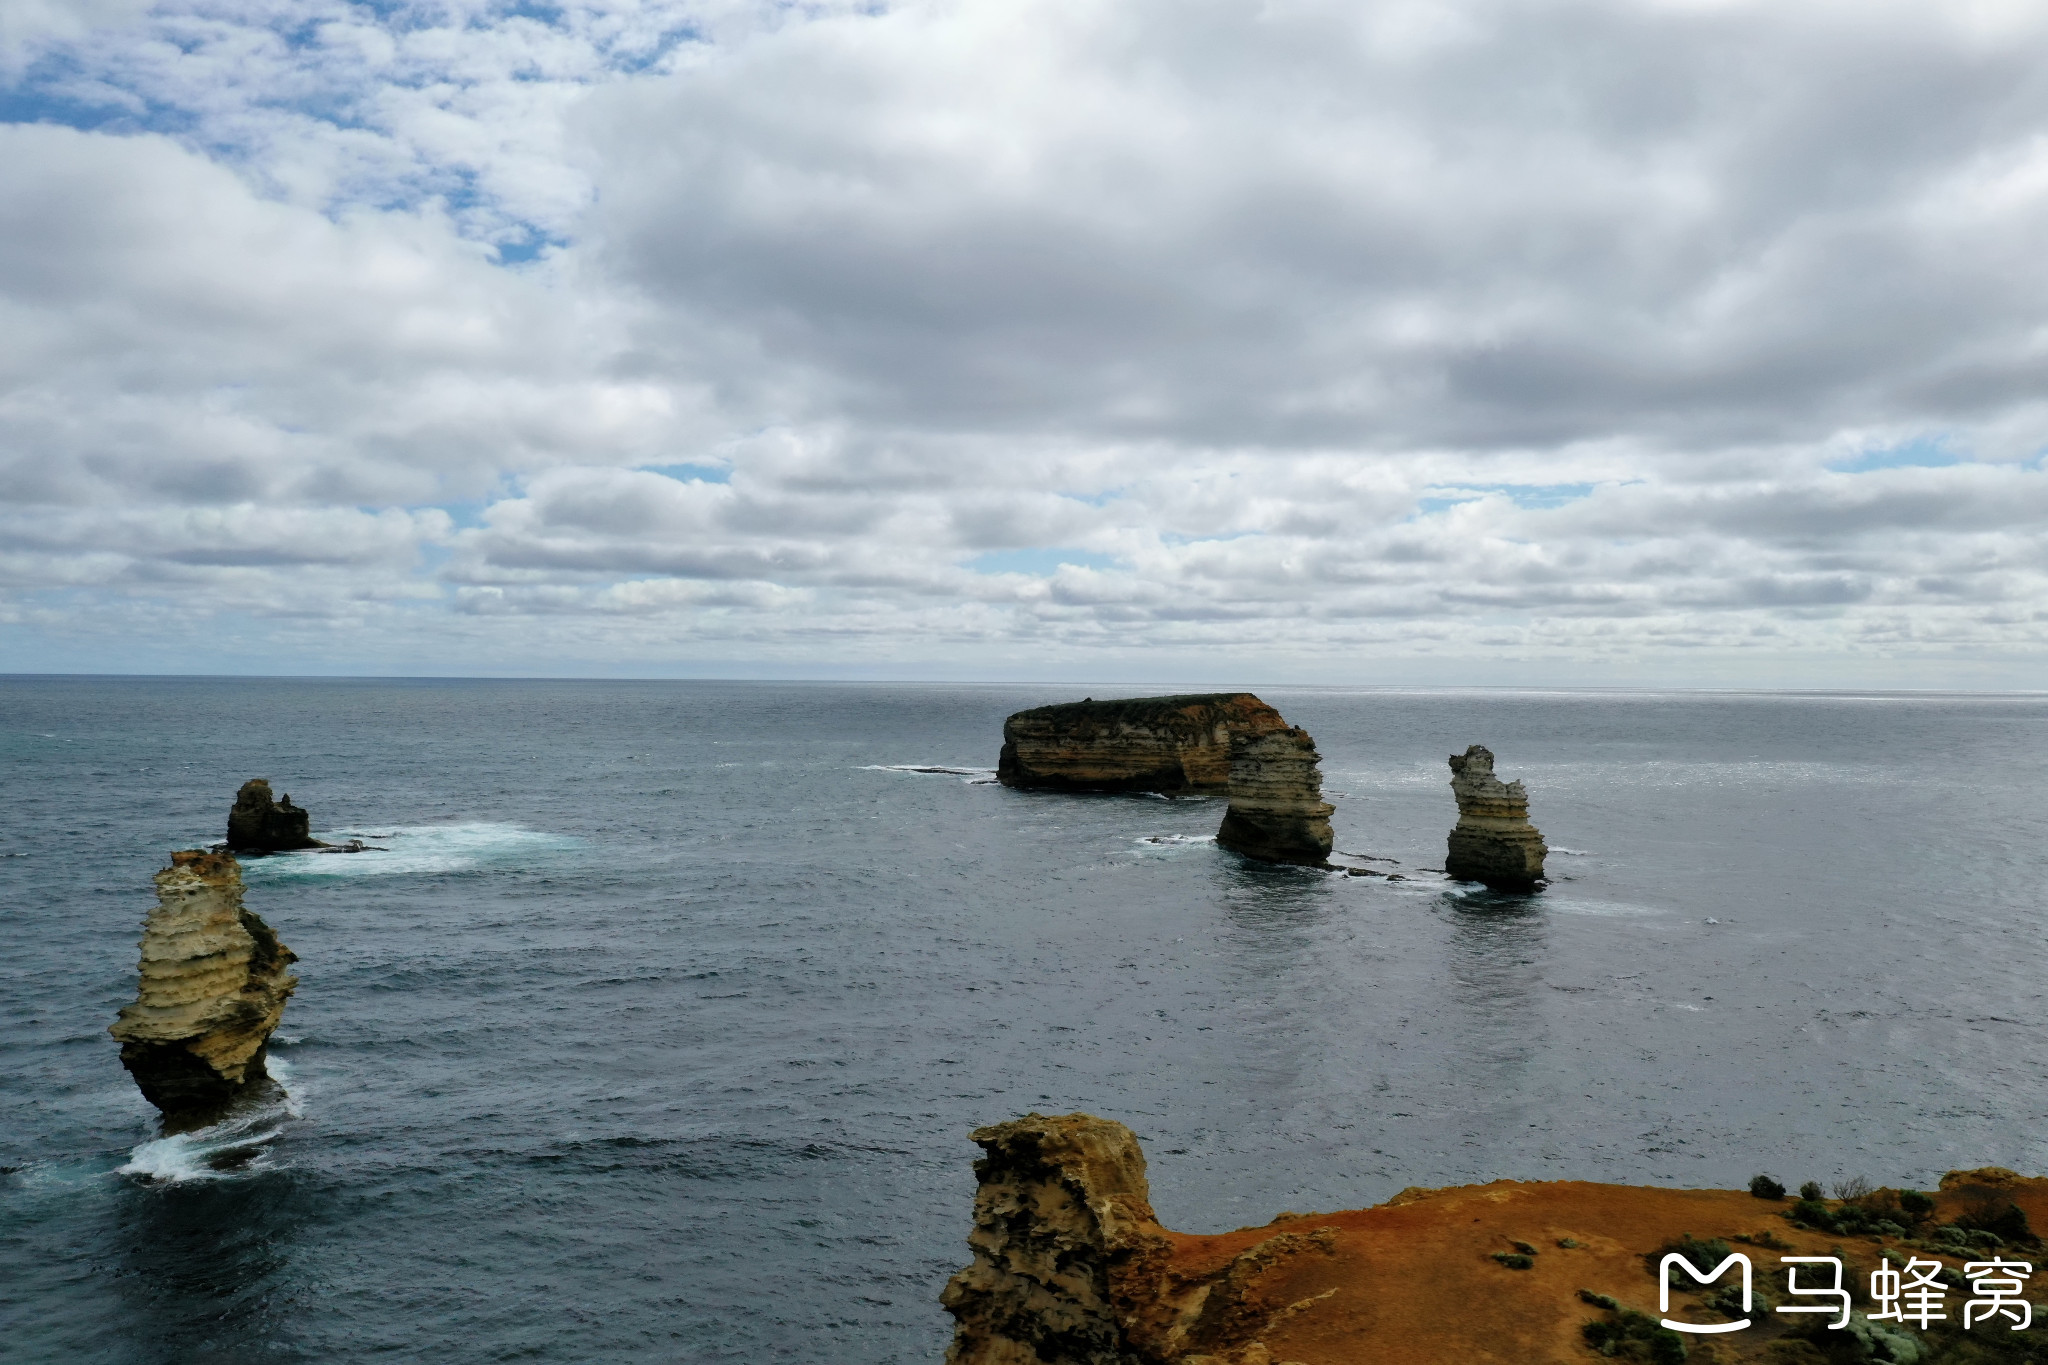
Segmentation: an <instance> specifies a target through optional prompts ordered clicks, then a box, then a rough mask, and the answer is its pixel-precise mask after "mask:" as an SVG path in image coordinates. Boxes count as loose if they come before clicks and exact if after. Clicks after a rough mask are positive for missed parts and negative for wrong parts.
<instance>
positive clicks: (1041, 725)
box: [996, 692, 1287, 794]
mask: <svg viewBox="0 0 2048 1365" xmlns="http://www.w3.org/2000/svg"><path fill="white" fill-rule="evenodd" d="M1285 728H1287V722H1286V721H1285V720H1283V719H1281V716H1280V713H1279V712H1278V711H1275V710H1274V709H1273V708H1272V707H1270V706H1268V705H1266V703H1264V702H1262V701H1260V700H1259V699H1258V698H1257V697H1255V696H1253V695H1252V694H1251V693H1249V692H1216V693H1207V694H1199V695H1190V696H1180V697H1132V698H1129V699H1126V700H1123V701H1096V700H1094V699H1093V698H1092V697H1091V698H1089V699H1088V700H1086V701H1077V702H1063V703H1061V704H1059V705H1057V706H1040V707H1036V708H1034V709H1032V710H1029V711H1019V712H1017V713H1016V714H1015V715H1013V716H1011V717H1010V718H1009V719H1008V720H1006V721H1004V722H1003V751H1002V755H1001V757H1000V758H998V759H997V761H996V778H997V780H998V781H1000V782H1002V784H1003V785H1004V786H1007V787H1036V788H1043V789H1047V790H1051V791H1071V792H1140V791H1142V792H1165V793H1169V794H1174V793H1193V792H1221V791H1224V790H1227V789H1228V788H1229V786H1230V744H1231V739H1232V738H1233V737H1234V736H1236V735H1243V734H1261V733H1265V732H1267V731H1272V730H1284V729H1285Z"/></svg>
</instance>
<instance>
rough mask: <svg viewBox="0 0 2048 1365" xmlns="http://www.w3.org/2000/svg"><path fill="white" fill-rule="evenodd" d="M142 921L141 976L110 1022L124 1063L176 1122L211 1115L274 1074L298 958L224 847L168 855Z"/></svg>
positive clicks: (205, 1118)
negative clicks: (273, 1051) (274, 1046)
mask: <svg viewBox="0 0 2048 1365" xmlns="http://www.w3.org/2000/svg"><path fill="white" fill-rule="evenodd" d="M156 892H157V907H156V909H154V910H152V911H151V912H150V915H149V919H148V921H147V922H146V923H145V924H144V926H143V931H142V983H141V987H140V989H139V990H138V991H137V992H136V996H135V1003H134V1004H132V1005H129V1006H127V1007H125V1008H124V1009H122V1011H121V1017H120V1020H119V1021H118V1022H117V1023H115V1024H114V1025H113V1027H112V1028H111V1029H110V1030H109V1032H111V1033H112V1034H113V1035H114V1037H115V1038H116V1039H118V1040H119V1041H120V1043H121V1065H123V1066H125V1067H127V1068H128V1072H129V1074H130V1075H132V1076H134V1077H135V1084H136V1085H137V1086H138V1087H140V1088H141V1090H142V1094H143V1098H145V1099H147V1100H148V1101H149V1102H150V1103H151V1104H153V1105H155V1106H156V1107H157V1108H159V1109H161V1110H162V1111H163V1112H164V1119H165V1122H166V1123H167V1124H169V1125H172V1126H179V1125H184V1126H190V1124H191V1123H193V1122H204V1121H208V1120H209V1119H210V1118H211V1117H212V1116H214V1115H217V1114H218V1113H219V1112H220V1110H221V1109H222V1108H223V1107H225V1106H226V1105H227V1104H228V1102H229V1101H231V1100H233V1099H235V1098H236V1097H237V1096H238V1095H241V1094H243V1093H244V1092H245V1091H247V1090H248V1089H249V1088H250V1087H251V1086H253V1085H256V1084H258V1083H260V1082H262V1081H264V1080H266V1079H267V1078H268V1073H267V1072H266V1071H265V1070H264V1065H263V1058H264V1050H265V1046H266V1044H267V1043H268V1042H269V1039H270V1034H271V1030H273V1029H275V1028H276V1027H277V1023H278V1020H279V1019H280V1018H282V1017H283V1014H284V1005H285V1001H286V999H288V998H289V997H290V995H291V993H292V988H293V987H294V986H296V985H298V984H299V980H298V978H297V977H295V976H293V975H292V974H291V972H290V970H289V968H290V966H291V964H292V963H293V962H295V961H297V960H298V959H297V956H296V955H295V954H294V953H293V952H292V951H291V949H289V948H287V947H285V946H284V944H282V943H280V942H278V938H277V935H276V934H275V933H273V932H271V929H270V926H269V925H267V924H265V923H264V922H263V921H262V920H261V919H259V918H258V917H257V916H256V915H254V914H253V913H251V912H250V911H248V910H245V909H243V908H242V870H241V868H240V866H239V865H237V864H236V862H235V860H234V858H233V857H232V856H231V855H229V854H225V853H207V852H202V851H200V850H197V849H192V850H188V851H185V852H181V853H173V854H172V855H171V865H170V866H169V867H167V868H165V869H164V870H163V871H162V872H159V873H157V874H156Z"/></svg>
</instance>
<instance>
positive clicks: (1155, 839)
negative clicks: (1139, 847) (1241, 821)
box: [1138, 834, 1216, 844]
mask: <svg viewBox="0 0 2048 1365" xmlns="http://www.w3.org/2000/svg"><path fill="white" fill-rule="evenodd" d="M1138 842H1139V843H1141V844H1213V843H1215V842H1216V836H1215V835H1213V834H1147V835H1146V836H1145V837H1143V838H1142V839H1139V840H1138Z"/></svg>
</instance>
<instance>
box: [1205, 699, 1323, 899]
mask: <svg viewBox="0 0 2048 1365" xmlns="http://www.w3.org/2000/svg"><path fill="white" fill-rule="evenodd" d="M1321 762H1322V756H1321V755H1320V754H1318V753H1317V752H1316V742H1315V741H1314V740H1313V739H1310V738H1309V735H1308V731H1306V730H1296V729H1293V728H1291V727H1290V728H1287V729H1283V730H1267V731H1264V732H1261V733H1258V734H1249V735H1237V736H1234V737H1233V738H1232V740H1231V742H1230V809H1229V810H1227V811H1225V812H1224V813H1223V824H1222V826H1221V827H1220V828H1219V829H1217V831H1216V842H1217V843H1219V844H1221V845H1223V847H1225V848H1229V849H1235V850H1236V851H1237V852H1239V853H1242V854H1245V855H1246V856H1248V857H1253V858H1263V859H1265V860H1267V861H1268V862H1276V863H1308V864H1310V865H1320V864H1322V863H1323V862H1325V861H1327V860H1328V858H1329V856H1330V847H1331V844H1332V842H1333V836H1332V835H1331V833H1330V812H1331V811H1332V810H1333V809H1335V808H1334V807H1332V806H1330V805H1328V804H1326V803H1325V802H1324V801H1323V774H1322V769H1321V767H1320V766H1319V765H1320V764H1321Z"/></svg>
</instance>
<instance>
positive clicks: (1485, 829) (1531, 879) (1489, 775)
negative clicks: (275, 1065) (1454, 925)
mask: <svg viewBox="0 0 2048 1365" xmlns="http://www.w3.org/2000/svg"><path fill="white" fill-rule="evenodd" d="M1451 791H1452V793H1453V794H1454V795H1456V796H1457V798H1458V823H1457V826H1456V827H1455V828H1454V829H1452V830H1451V840H1450V850H1449V852H1448V853H1446V854H1445V855H1444V871H1445V872H1447V873H1449V874H1450V875H1451V876H1452V877H1455V878H1456V879H1457V880H1459V881H1462V882H1485V883H1486V884H1487V885H1488V886H1490V887H1492V888H1493V889H1494V890H1496V891H1534V890H1535V889H1536V888H1537V887H1538V886H1540V885H1542V883H1543V857H1544V855H1545V854H1546V853H1548V852H1549V850H1548V849H1547V848H1545V847H1544V844H1543V836H1542V835H1541V834H1539V833H1538V832H1537V830H1536V827H1535V826H1534V825H1532V824H1530V823H1529V793H1528V792H1526V791H1524V790H1523V789H1522V784H1521V783H1520V782H1503V781H1501V780H1500V779H1499V778H1497V777H1495V776H1494V775H1493V751H1492V750H1490V749H1487V748H1484V747H1482V746H1480V745H1477V744H1474V745H1473V746H1472V747H1471V748H1469V749H1467V750H1465V752H1464V753H1462V754H1452V755H1451Z"/></svg>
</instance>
